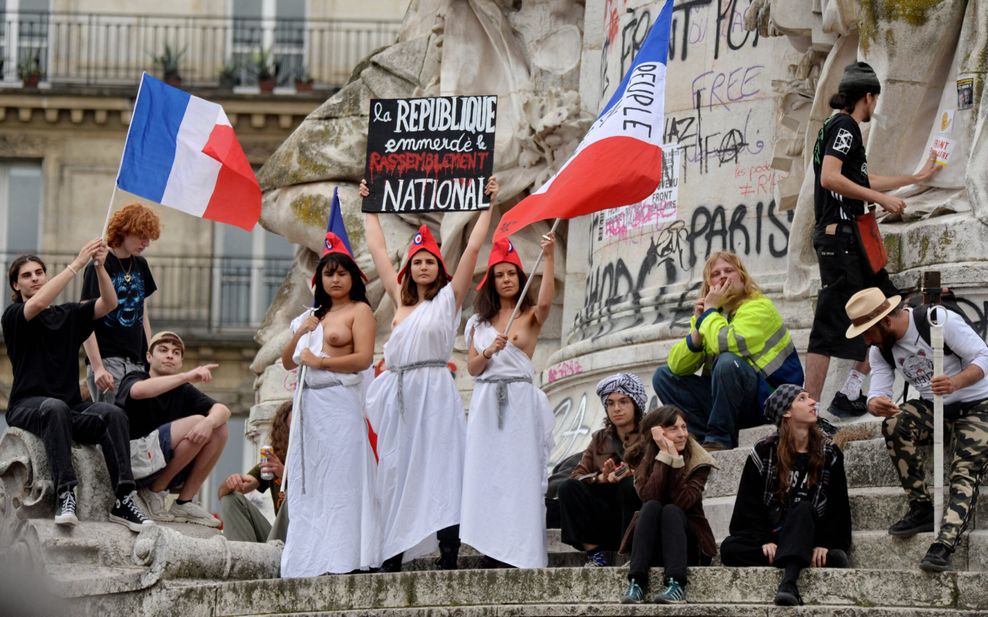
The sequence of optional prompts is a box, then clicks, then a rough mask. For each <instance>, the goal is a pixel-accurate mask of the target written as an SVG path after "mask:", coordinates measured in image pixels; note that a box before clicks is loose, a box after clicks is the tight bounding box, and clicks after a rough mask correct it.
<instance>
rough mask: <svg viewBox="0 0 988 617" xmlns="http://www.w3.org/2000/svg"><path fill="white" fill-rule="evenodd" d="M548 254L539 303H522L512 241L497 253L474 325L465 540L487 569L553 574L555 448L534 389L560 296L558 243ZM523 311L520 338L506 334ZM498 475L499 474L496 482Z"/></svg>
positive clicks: (548, 409)
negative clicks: (548, 508) (550, 533)
mask: <svg viewBox="0 0 988 617" xmlns="http://www.w3.org/2000/svg"><path fill="white" fill-rule="evenodd" d="M541 244H542V251H543V253H544V255H545V256H546V261H545V269H544V270H543V271H542V283H541V285H540V286H539V299H538V303H537V304H536V303H534V302H532V300H531V298H529V297H528V295H527V294H526V295H525V296H521V295H520V294H521V290H522V289H523V288H524V285H525V281H527V277H526V276H525V272H524V271H523V270H522V267H521V259H520V258H519V257H518V253H517V252H516V251H515V247H514V246H513V245H512V244H511V242H510V241H509V240H507V239H504V240H500V241H498V242H496V243H495V244H494V246H493V247H492V249H491V255H490V259H489V260H488V263H487V274H486V275H485V276H484V280H482V281H481V282H480V285H478V286H477V289H478V290H480V294H479V295H478V296H477V299H476V300H475V302H474V307H475V308H476V310H477V313H476V314H474V315H473V316H472V317H471V318H470V319H469V321H467V326H466V331H465V336H466V340H467V356H468V358H469V360H468V363H467V369H468V371H469V372H470V374H471V375H473V376H474V377H475V382H474V384H475V385H474V388H473V396H472V398H471V399H470V413H469V414H467V443H466V462H465V464H464V470H463V502H462V506H461V522H460V536H461V538H462V539H463V541H464V542H466V543H467V544H469V545H470V546H472V547H473V548H475V549H477V550H478V551H480V552H481V553H483V554H484V556H485V564H486V565H497V564H498V563H505V564H508V565H511V566H515V567H518V568H544V567H545V566H546V564H547V563H548V555H547V553H546V541H545V491H546V488H547V478H546V469H547V466H548V460H549V453H550V450H551V449H552V428H553V420H554V417H553V414H552V406H551V405H550V404H549V399H548V398H546V395H545V394H544V393H543V392H542V390H540V389H539V388H537V387H535V386H534V385H533V384H532V373H533V372H534V370H535V369H534V367H533V366H532V354H534V353H535V345H536V343H537V342H538V336H539V331H540V330H541V329H542V325H543V324H544V323H545V320H546V319H547V318H548V317H549V310H550V309H551V308H552V297H553V295H554V293H555V282H554V277H555V269H554V267H553V264H554V262H555V260H554V255H553V253H554V251H555V241H554V240H553V237H552V235H546V236H544V237H543V238H542V243H541ZM516 305H518V309H519V312H518V317H517V318H516V319H515V321H514V322H513V323H512V324H511V332H510V333H508V335H507V336H505V335H504V334H503V332H504V330H505V328H506V327H507V325H508V320H509V319H510V318H511V314H512V311H513V310H514V309H515V307H516ZM491 469H497V470H498V473H496V474H491Z"/></svg>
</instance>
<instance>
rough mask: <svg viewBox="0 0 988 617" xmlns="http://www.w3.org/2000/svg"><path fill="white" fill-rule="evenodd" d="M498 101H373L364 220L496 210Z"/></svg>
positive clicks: (493, 98)
mask: <svg viewBox="0 0 988 617" xmlns="http://www.w3.org/2000/svg"><path fill="white" fill-rule="evenodd" d="M496 116H497V97H496V96H448V97H431V98H417V99H373V100H371V104H370V123H369V125H368V129H367V168H366V178H367V184H368V187H369V188H370V191H371V194H370V196H369V197H367V198H366V199H364V204H363V211H364V212H430V211H438V212H449V211H461V210H483V209H486V208H489V207H490V202H489V201H488V197H487V195H485V194H484V187H485V186H486V184H487V180H488V179H489V178H490V176H491V173H492V172H493V170H494V125H495V118H496Z"/></svg>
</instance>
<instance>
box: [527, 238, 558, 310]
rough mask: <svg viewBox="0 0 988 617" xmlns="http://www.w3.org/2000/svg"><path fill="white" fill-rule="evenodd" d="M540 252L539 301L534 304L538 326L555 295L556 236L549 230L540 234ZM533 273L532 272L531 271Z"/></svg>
mask: <svg viewBox="0 0 988 617" xmlns="http://www.w3.org/2000/svg"><path fill="white" fill-rule="evenodd" d="M539 244H541V245H542V253H543V254H544V255H545V259H544V262H545V265H544V266H543V267H542V284H541V285H539V301H538V304H536V306H535V322H536V323H537V324H539V325H540V326H541V325H542V324H544V323H545V320H546V319H548V317H549V311H550V310H552V298H553V296H555V295H556V236H555V234H554V233H553V232H551V231H550V232H549V233H547V234H546V235H544V236H542V242H540V243H539ZM532 274H533V275H534V274H535V273H534V272H533V273H532Z"/></svg>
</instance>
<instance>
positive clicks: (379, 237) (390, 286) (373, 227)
mask: <svg viewBox="0 0 988 617" xmlns="http://www.w3.org/2000/svg"><path fill="white" fill-rule="evenodd" d="M359 190H360V197H361V198H363V197H367V196H368V195H370V189H369V188H367V181H366V180H361V181H360V189H359ZM364 233H366V234H367V248H368V250H370V254H371V258H372V259H373V260H374V269H375V270H377V277H378V278H379V279H381V283H382V284H383V285H384V291H385V292H386V293H387V294H388V296H389V297H390V298H391V301H392V302H394V305H395V306H396V307H397V306H400V304H401V290H400V289H399V288H398V273H397V272H395V267H394V264H393V263H391V257H390V256H389V255H388V243H387V242H386V241H385V239H384V230H383V229H381V221H380V220H378V218H377V214H376V213H373V212H365V213H364Z"/></svg>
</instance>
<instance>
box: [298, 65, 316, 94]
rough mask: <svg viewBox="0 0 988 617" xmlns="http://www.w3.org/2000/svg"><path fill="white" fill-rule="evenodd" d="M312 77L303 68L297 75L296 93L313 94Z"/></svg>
mask: <svg viewBox="0 0 988 617" xmlns="http://www.w3.org/2000/svg"><path fill="white" fill-rule="evenodd" d="M312 84H313V80H312V76H311V75H309V71H307V70H306V69H305V67H304V66H303V67H302V68H301V69H300V70H299V72H298V74H297V75H295V92H312Z"/></svg>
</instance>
